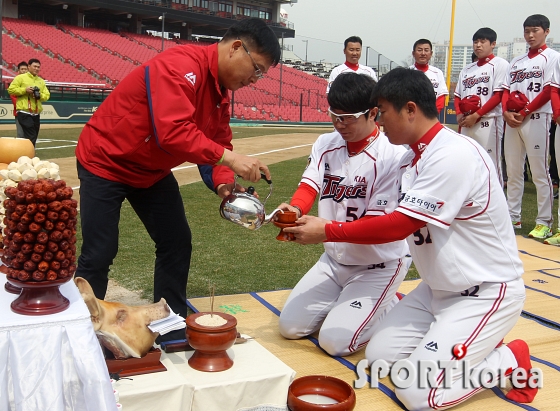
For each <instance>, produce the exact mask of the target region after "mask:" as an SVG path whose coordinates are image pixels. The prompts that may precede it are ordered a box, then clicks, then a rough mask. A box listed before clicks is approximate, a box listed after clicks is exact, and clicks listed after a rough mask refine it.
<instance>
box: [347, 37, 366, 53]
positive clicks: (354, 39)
mask: <svg viewBox="0 0 560 411" xmlns="http://www.w3.org/2000/svg"><path fill="white" fill-rule="evenodd" d="M348 43H360V46H361V45H362V39H361V38H359V37H358V36H350V37H348V38H347V39H346V40H344V50H346V47H347V46H348Z"/></svg>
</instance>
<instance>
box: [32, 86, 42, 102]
mask: <svg viewBox="0 0 560 411" xmlns="http://www.w3.org/2000/svg"><path fill="white" fill-rule="evenodd" d="M33 97H35V100H39V99H40V98H41V90H39V87H37V86H35V87H33Z"/></svg>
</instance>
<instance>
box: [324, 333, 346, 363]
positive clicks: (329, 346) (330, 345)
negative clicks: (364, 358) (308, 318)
mask: <svg viewBox="0 0 560 411" xmlns="http://www.w3.org/2000/svg"><path fill="white" fill-rule="evenodd" d="M350 340H351V337H350V338H345V336H344V335H341V333H337V332H335V330H329V331H324V330H321V331H320V332H319V345H320V346H321V348H322V349H323V350H325V351H326V352H327V354H329V355H332V356H339V357H343V356H345V355H349V354H351V353H352V352H351V351H350Z"/></svg>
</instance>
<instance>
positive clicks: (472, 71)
mask: <svg viewBox="0 0 560 411" xmlns="http://www.w3.org/2000/svg"><path fill="white" fill-rule="evenodd" d="M481 63H483V64H482V65H479V62H474V63H471V64H468V65H466V66H465V68H463V70H461V73H460V74H459V81H458V82H457V87H456V88H455V95H456V96H457V97H459V98H460V99H464V98H465V97H468V96H473V95H476V96H478V97H480V104H481V106H484V104H486V103H487V102H488V100H490V98H491V97H492V94H493V93H494V92H496V91H501V90H503V89H504V79H505V77H506V73H507V72H508V68H509V63H508V62H507V61H506V60H504V59H503V58H501V57H493V58H491V59H490V60H487V61H482V62H481ZM501 115H502V104H501V103H500V104H498V105H497V106H496V107H494V108H493V109H492V110H490V111H489V112H488V113H487V114H485V115H484V117H497V116H501Z"/></svg>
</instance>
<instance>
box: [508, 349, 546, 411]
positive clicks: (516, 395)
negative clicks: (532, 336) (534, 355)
mask: <svg viewBox="0 0 560 411" xmlns="http://www.w3.org/2000/svg"><path fill="white" fill-rule="evenodd" d="M507 347H508V348H509V349H510V350H511V352H512V353H513V355H514V356H515V359H516V360H517V368H523V369H524V370H525V371H526V372H527V376H528V377H529V376H530V375H531V368H532V366H531V357H530V354H529V346H528V345H527V343H526V342H525V341H523V340H514V341H512V342H510V343H509V344H508V345H507ZM520 382H521V383H522V384H523V383H524V384H525V387H524V388H512V389H511V390H510V392H508V393H507V394H506V397H507V398H508V399H510V400H513V401H515V402H519V403H522V404H526V403H529V402H533V400H534V399H535V396H536V395H537V392H538V391H539V389H538V388H536V387H535V388H531V387H529V385H528V384H527V380H525V381H522V380H521V381H520Z"/></svg>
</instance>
